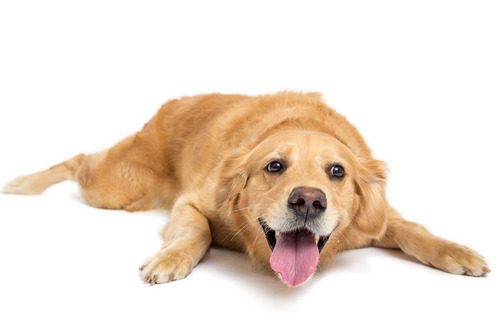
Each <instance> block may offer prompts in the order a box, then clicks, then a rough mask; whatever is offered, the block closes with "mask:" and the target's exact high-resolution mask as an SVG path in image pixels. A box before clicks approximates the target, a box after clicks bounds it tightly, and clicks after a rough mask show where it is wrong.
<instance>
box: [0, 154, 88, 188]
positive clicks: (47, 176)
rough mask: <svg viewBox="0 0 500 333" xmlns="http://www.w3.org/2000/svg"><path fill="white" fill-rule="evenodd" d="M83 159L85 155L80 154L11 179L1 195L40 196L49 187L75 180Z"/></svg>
mask: <svg viewBox="0 0 500 333" xmlns="http://www.w3.org/2000/svg"><path fill="white" fill-rule="evenodd" d="M85 157H86V155H84V154H80V155H77V156H75V157H73V158H71V159H69V160H67V161H65V162H62V163H59V164H57V165H54V166H53V167H51V168H49V169H47V170H44V171H40V172H37V173H34V174H31V175H27V176H21V177H18V178H16V179H13V180H12V181H10V182H9V183H7V184H6V185H5V187H4V188H3V193H6V194H26V195H33V194H40V193H42V192H43V191H45V189H47V188H48V187H49V186H52V185H54V184H57V183H59V182H62V181H65V180H75V178H76V174H77V172H78V169H79V168H80V166H81V164H82V162H83V161H84V159H85Z"/></svg>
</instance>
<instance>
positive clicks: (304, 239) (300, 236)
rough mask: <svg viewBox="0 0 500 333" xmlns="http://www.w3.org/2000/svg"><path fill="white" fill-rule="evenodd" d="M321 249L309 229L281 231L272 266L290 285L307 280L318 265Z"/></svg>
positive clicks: (271, 260) (277, 239)
mask: <svg viewBox="0 0 500 333" xmlns="http://www.w3.org/2000/svg"><path fill="white" fill-rule="evenodd" d="M318 259H319V250H318V246H317V245H316V241H315V239H314V234H312V233H311V232H309V231H307V230H300V231H294V232H287V233H281V234H280V235H279V236H278V237H276V245H275V246H274V250H273V253H272V254H271V259H270V263H271V268H272V269H273V270H274V271H275V272H276V273H279V274H280V275H281V279H282V280H283V281H284V282H285V283H286V284H287V285H289V286H292V287H294V286H297V285H299V284H301V283H303V282H305V281H306V280H307V278H309V277H310V276H311V275H312V274H313V273H314V271H315V270H316V266H317V265H318Z"/></svg>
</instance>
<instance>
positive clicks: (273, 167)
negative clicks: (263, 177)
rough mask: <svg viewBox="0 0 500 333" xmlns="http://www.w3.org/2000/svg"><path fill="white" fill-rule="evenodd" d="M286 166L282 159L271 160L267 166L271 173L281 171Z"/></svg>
mask: <svg viewBox="0 0 500 333" xmlns="http://www.w3.org/2000/svg"><path fill="white" fill-rule="evenodd" d="M284 168H285V167H284V166H283V163H282V162H280V161H272V162H269V164H268V165H267V166H266V170H267V172H271V173H276V172H281V171H283V169H284Z"/></svg>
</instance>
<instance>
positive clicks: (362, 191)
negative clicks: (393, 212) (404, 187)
mask: <svg viewBox="0 0 500 333" xmlns="http://www.w3.org/2000/svg"><path fill="white" fill-rule="evenodd" d="M385 180H386V166H385V163H384V162H382V161H379V160H373V159H371V160H367V161H361V166H360V167H359V174H358V175H357V177H356V180H355V187H356V197H355V204H354V209H355V211H354V218H353V227H355V228H356V229H358V230H359V231H360V232H361V233H363V234H364V235H366V236H369V237H371V238H375V239H376V238H379V237H380V236H381V235H382V234H383V233H384V232H385V228H386V226H387V207H388V205H387V202H386V198H385Z"/></svg>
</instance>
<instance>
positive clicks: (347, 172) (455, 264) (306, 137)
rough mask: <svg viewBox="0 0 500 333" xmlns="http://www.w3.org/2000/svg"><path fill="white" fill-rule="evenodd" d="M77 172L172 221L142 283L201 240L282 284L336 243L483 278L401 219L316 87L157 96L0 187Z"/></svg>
mask: <svg viewBox="0 0 500 333" xmlns="http://www.w3.org/2000/svg"><path fill="white" fill-rule="evenodd" d="M64 180H74V181H76V182H78V184H79V186H80V190H81V193H82V195H83V197H84V198H85V200H86V201H87V202H88V203H89V204H90V205H91V206H94V207H99V208H107V209H124V210H127V211H131V212H135V211H145V210H149V209H156V208H163V209H166V210H167V211H169V212H170V219H169V222H168V224H167V225H166V227H165V229H164V230H163V232H162V236H163V245H162V246H161V248H160V250H159V251H158V252H157V253H156V254H155V255H153V256H152V257H151V258H150V259H149V260H147V261H146V262H145V263H144V265H142V266H141V267H140V272H141V276H142V278H143V279H144V281H145V282H147V283H150V284H158V283H164V282H170V281H174V280H179V279H183V278H185V277H186V276H187V275H188V274H189V273H190V272H191V270H192V269H193V268H194V267H195V266H196V265H197V264H198V262H199V261H200V259H202V258H203V256H204V255H205V253H207V251H208V249H209V247H210V246H211V244H214V245H216V246H221V247H224V248H229V249H233V250H237V251H242V252H245V253H246V254H248V256H249V257H250V259H251V261H252V263H253V264H254V265H255V266H256V267H261V268H263V269H264V270H269V271H273V272H274V273H275V274H276V275H277V276H278V277H279V278H280V279H281V281H283V282H284V283H285V284H286V285H288V286H298V285H300V284H302V283H304V282H306V281H307V280H308V279H309V278H310V277H311V276H312V275H313V273H314V272H315V271H316V270H317V269H318V267H321V266H322V265H325V264H327V263H329V262H331V261H332V259H333V258H334V257H335V255H336V254H337V253H338V252H340V251H344V250H348V249H354V248H361V247H367V246H376V247H382V248H397V249H401V250H402V251H403V252H405V253H406V254H408V255H410V256H413V257H415V258H416V259H418V260H419V261H421V262H422V263H424V264H426V265H429V266H433V267H436V268H438V269H441V270H443V271H446V272H450V273H454V274H466V275H471V276H484V275H485V274H486V273H488V272H489V269H488V266H487V264H486V262H485V261H484V259H483V258H482V257H481V256H480V255H478V254H477V253H475V252H474V251H472V250H471V249H469V248H467V247H465V246H462V245H459V244H456V243H453V242H451V241H448V240H445V239H443V238H439V237H437V236H434V235H432V234H431V233H429V232H428V231H427V230H426V229H425V228H424V227H422V226H421V225H419V224H416V223H413V222H409V221H406V220H405V219H404V218H403V217H401V216H400V215H399V214H398V212H397V211H396V210H395V209H393V208H392V207H391V206H390V204H389V203H388V202H387V200H386V197H385V193H384V188H385V182H386V167H385V165H384V163H383V162H381V161H379V160H376V159H374V158H373V157H372V154H371V152H370V149H369V148H368V146H367V145H366V143H365V141H363V138H362V137H361V135H360V134H359V133H358V131H357V130H356V128H355V127H354V126H353V125H351V124H350V123H349V122H348V121H347V120H346V118H344V117H343V116H341V115H340V114H338V113H337V112H335V111H334V110H333V109H331V108H329V107H328V106H327V105H325V103H324V102H323V101H322V100H321V96H320V95H319V94H315V93H310V94H305V93H293V92H282V93H278V94H274V95H264V96H255V97H252V96H243V95H223V94H211V95H201V96H194V97H184V98H180V99H176V100H172V101H169V102H167V103H166V104H164V105H163V106H162V107H161V108H160V110H159V112H158V113H157V114H156V115H155V116H154V117H153V118H152V119H151V120H150V121H149V122H148V123H147V124H146V125H145V126H144V127H143V129H142V130H141V131H139V132H137V133H136V134H134V135H132V136H130V137H128V138H126V139H124V140H123V141H121V142H119V143H118V144H117V145H115V146H114V147H112V148H110V149H107V150H104V151H101V152H98V153H96V154H91V155H84V154H80V155H77V156H76V157H73V158H71V159H69V160H67V161H65V162H63V163H60V164H57V165H55V166H53V167H51V168H50V169H47V170H45V171H41V172H38V173H35V174H32V175H28V176H24V177H20V178H17V179H15V180H13V181H11V182H10V183H8V184H7V185H6V186H5V189H4V192H5V193H12V194H38V193H41V192H42V191H44V190H45V189H46V188H47V187H49V186H50V185H53V184H55V183H58V182H61V181H64Z"/></svg>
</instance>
